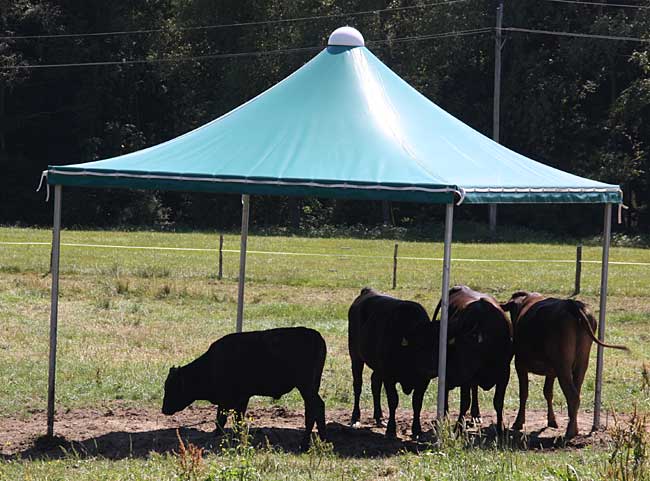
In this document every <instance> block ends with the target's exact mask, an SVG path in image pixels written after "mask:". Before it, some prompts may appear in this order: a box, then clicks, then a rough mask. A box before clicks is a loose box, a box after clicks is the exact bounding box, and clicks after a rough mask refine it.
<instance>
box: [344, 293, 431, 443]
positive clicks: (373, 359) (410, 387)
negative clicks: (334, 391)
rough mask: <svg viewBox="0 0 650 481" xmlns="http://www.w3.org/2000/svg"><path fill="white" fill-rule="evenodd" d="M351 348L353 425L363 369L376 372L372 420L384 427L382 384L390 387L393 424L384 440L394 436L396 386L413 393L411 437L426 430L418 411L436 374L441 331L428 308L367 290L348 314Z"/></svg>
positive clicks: (389, 394) (374, 376) (358, 410)
mask: <svg viewBox="0 0 650 481" xmlns="http://www.w3.org/2000/svg"><path fill="white" fill-rule="evenodd" d="M348 321H349V323H348V347H349V351H350V360H351V362H352V378H353V386H354V409H353V410H352V420H351V423H352V424H353V425H354V424H356V423H357V422H358V421H359V418H360V415H361V412H360V408H359V398H360V396H361V386H362V383H363V366H364V363H365V364H367V365H368V366H369V367H370V368H371V369H372V371H373V372H372V376H371V382H372V398H373V404H374V413H373V417H374V418H375V422H376V423H377V424H378V425H381V424H382V411H381V386H382V384H383V385H384V388H385V389H386V397H387V398H388V409H389V420H388V425H387V427H386V436H387V437H394V436H395V435H396V424H395V410H396V409H397V404H398V401H399V398H398V395H397V389H396V387H395V385H396V384H397V383H400V384H401V385H402V390H403V391H404V394H411V392H413V425H412V433H413V436H417V435H419V434H420V433H421V432H422V428H421V426H420V411H421V410H422V399H423V397H424V392H425V391H426V389H427V386H428V385H429V381H430V380H431V379H432V378H434V377H435V376H436V375H437V366H438V347H437V346H438V332H437V325H436V323H433V322H431V320H430V319H429V315H428V314H427V312H426V310H425V309H424V308H423V307H422V306H421V305H420V304H418V303H417V302H411V301H403V300H400V299H395V298H393V297H389V296H385V295H382V294H380V293H378V292H377V291H375V290H373V289H370V288H364V289H362V290H361V294H359V296H358V297H357V298H356V299H355V300H354V302H353V303H352V306H350V310H349V311H348Z"/></svg>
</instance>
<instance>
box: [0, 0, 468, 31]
mask: <svg viewBox="0 0 650 481" xmlns="http://www.w3.org/2000/svg"><path fill="white" fill-rule="evenodd" d="M467 1H469V0H447V1H444V2H436V3H424V4H421V5H411V6H407V7H393V8H382V9H378V10H365V11H360V12H349V13H335V14H331V15H315V16H311V17H296V18H281V19H277V20H265V21H258V22H240V23H225V24H219V25H203V26H197V27H180V28H178V30H179V31H194V30H213V29H219V28H233V27H250V26H253V25H257V26H262V25H276V24H282V23H293V22H306V21H310V20H323V19H329V18H342V17H357V16H361V15H372V14H378V13H392V12H399V11H403V10H412V9H416V8H429V7H439V6H444V5H452V4H455V3H460V2H467ZM165 31H167V30H166V29H163V28H152V29H143V30H120V31H114V32H94V33H92V32H91V33H62V34H48V35H20V36H3V37H0V40H30V39H52V38H79V37H107V36H119V35H139V34H148V33H157V32H165Z"/></svg>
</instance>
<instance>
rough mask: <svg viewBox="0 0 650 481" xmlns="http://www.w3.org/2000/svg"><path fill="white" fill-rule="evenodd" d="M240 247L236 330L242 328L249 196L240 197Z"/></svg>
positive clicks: (238, 330)
mask: <svg viewBox="0 0 650 481" xmlns="http://www.w3.org/2000/svg"><path fill="white" fill-rule="evenodd" d="M241 203H242V211H241V247H240V249H239V292H238V294H237V328H236V329H237V330H236V332H242V330H243V328H244V283H245V281H246V244H247V242H248V214H249V211H250V195H248V194H244V195H242V196H241Z"/></svg>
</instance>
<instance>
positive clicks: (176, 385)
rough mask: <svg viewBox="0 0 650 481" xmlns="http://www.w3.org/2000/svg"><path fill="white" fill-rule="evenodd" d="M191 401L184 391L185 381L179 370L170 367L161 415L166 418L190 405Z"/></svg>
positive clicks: (178, 368)
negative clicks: (164, 415)
mask: <svg viewBox="0 0 650 481" xmlns="http://www.w3.org/2000/svg"><path fill="white" fill-rule="evenodd" d="M193 401H194V399H192V398H191V396H190V394H189V393H188V392H187V390H186V389H185V379H184V378H183V372H182V370H181V368H180V367H171V368H170V369H169V374H167V379H166V380H165V396H164V397H163V405H162V413H163V414H166V415H168V416H169V415H171V414H174V413H177V412H178V411H182V410H183V409H185V408H186V407H187V406H189V405H190V404H192V402H193Z"/></svg>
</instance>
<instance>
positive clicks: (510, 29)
mask: <svg viewBox="0 0 650 481" xmlns="http://www.w3.org/2000/svg"><path fill="white" fill-rule="evenodd" d="M502 30H505V31H507V32H520V33H539V34H542V35H554V36H557V37H579V38H595V39H600V40H623V41H628V42H641V43H648V42H650V39H647V38H639V37H619V36H616V35H595V34H590V33H576V32H555V31H552V30H535V29H530V28H517V27H503V29H502Z"/></svg>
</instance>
